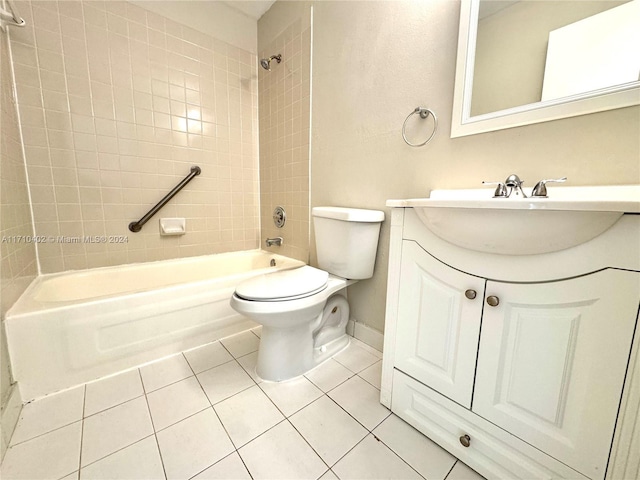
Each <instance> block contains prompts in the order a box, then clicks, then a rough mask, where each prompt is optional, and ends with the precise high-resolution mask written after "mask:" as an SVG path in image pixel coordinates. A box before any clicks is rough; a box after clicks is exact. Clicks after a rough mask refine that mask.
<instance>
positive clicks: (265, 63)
mask: <svg viewBox="0 0 640 480" xmlns="http://www.w3.org/2000/svg"><path fill="white" fill-rule="evenodd" d="M271 60H275V61H277V62H278V63H280V62H281V61H282V55H280V54H278V55H271V56H270V57H269V58H263V59H262V60H260V66H262V68H264V69H265V70H267V71H269V72H270V71H271Z"/></svg>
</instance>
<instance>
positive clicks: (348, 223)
mask: <svg viewBox="0 0 640 480" xmlns="http://www.w3.org/2000/svg"><path fill="white" fill-rule="evenodd" d="M311 214H312V215H313V225H314V227H315V228H314V229H315V237H316V250H317V253H318V266H319V267H320V268H321V269H322V270H325V271H327V272H329V273H332V274H334V275H337V276H339V277H343V278H348V279H353V280H361V279H365V278H371V276H372V275H373V266H374V264H375V261H376V251H377V249H378V236H379V235H380V224H381V223H382V221H383V220H384V212H381V211H379V210H363V209H359V208H342V207H314V208H313V209H312V211H311Z"/></svg>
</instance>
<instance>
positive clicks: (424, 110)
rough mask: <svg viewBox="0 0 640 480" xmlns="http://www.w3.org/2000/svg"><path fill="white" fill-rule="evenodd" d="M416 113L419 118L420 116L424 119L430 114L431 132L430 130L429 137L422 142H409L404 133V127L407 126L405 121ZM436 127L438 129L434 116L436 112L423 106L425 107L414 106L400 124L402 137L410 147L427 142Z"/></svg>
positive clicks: (420, 145)
mask: <svg viewBox="0 0 640 480" xmlns="http://www.w3.org/2000/svg"><path fill="white" fill-rule="evenodd" d="M416 113H417V114H419V115H420V118H422V119H426V118H427V117H428V116H429V114H431V116H432V117H433V132H431V135H429V138H427V139H426V140H425V141H424V142H422V143H411V142H410V141H409V140H407V135H406V133H405V129H406V128H407V122H408V121H409V119H410V118H411V116H412V115H415V114H416ZM437 129H438V117H436V114H435V113H433V110H430V109H428V108H425V107H416V108H415V110H414V111H413V112H411V113H410V114H409V115H407V118H406V119H405V121H404V123H403V124H402V139H403V140H404V141H405V143H406V144H407V145H409V146H410V147H422V146H424V145H426V144H427V143H429V141H430V140H431V139H432V138H433V136H434V135H435V134H436V130H437Z"/></svg>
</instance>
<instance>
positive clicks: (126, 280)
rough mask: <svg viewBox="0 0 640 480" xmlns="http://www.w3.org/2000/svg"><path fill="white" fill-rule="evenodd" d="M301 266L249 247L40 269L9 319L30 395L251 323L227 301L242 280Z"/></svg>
mask: <svg viewBox="0 0 640 480" xmlns="http://www.w3.org/2000/svg"><path fill="white" fill-rule="evenodd" d="M272 260H273V261H275V266H270V264H271V263H273V262H272ZM301 265H304V263H303V262H300V261H298V260H293V259H291V258H287V257H283V256H280V255H274V254H270V253H267V252H264V251H261V250H251V251H244V252H233V253H224V254H218V255H208V256H203V257H192V258H187V259H180V260H167V261H161V262H153V263H144V264H135V265H124V266H119V267H107V268H96V269H92V270H82V271H73V272H65V273H60V274H53V275H42V276H39V277H38V278H36V279H35V280H34V281H33V283H32V284H31V285H30V286H29V288H27V290H26V291H25V292H24V294H23V295H22V296H21V297H20V299H19V300H18V301H17V302H16V303H15V305H14V306H13V307H12V308H11V309H10V310H9V312H8V313H7V315H6V319H5V327H6V331H7V341H8V345H9V354H10V356H11V365H12V370H13V376H14V379H15V380H16V381H17V382H18V385H19V388H20V393H21V394H22V399H23V400H24V401H27V400H31V399H34V398H38V397H41V396H43V395H47V394H49V393H52V392H55V391H58V390H62V389H65V388H69V387H72V386H74V385H78V384H82V383H85V382H88V381H91V380H95V379H96V378H100V377H103V376H106V375H111V374H114V373H117V372H119V371H122V370H126V369H128V368H132V367H136V366H138V365H141V364H143V363H146V362H150V361H153V360H156V359H158V358H161V357H163V356H166V355H170V354H173V353H178V352H181V351H183V350H187V349H190V348H194V347H197V346H199V345H203V344H205V343H208V342H212V341H214V340H217V339H219V338H223V337H225V336H228V335H232V334H234V333H238V332H240V331H243V330H246V329H248V328H252V327H254V326H256V324H255V323H254V322H252V321H251V320H249V319H248V318H246V317H243V316H241V315H239V314H238V313H237V312H235V311H234V310H232V309H231V307H230V306H229V299H230V298H231V295H232V293H233V291H234V289H235V286H236V285H237V284H238V283H239V282H240V281H242V280H244V279H246V278H250V277H252V276H254V275H259V274H262V273H266V272H269V271H275V270H280V269H289V268H295V267H298V266H301Z"/></svg>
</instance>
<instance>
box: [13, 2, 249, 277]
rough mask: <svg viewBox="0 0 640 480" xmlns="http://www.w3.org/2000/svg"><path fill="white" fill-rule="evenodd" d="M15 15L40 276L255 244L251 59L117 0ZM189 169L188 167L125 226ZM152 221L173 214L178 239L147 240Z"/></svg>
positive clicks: (26, 6) (44, 6)
mask: <svg viewBox="0 0 640 480" xmlns="http://www.w3.org/2000/svg"><path fill="white" fill-rule="evenodd" d="M190 8H191V9H193V8H195V7H194V6H193V5H192V6H191V7H190ZM21 13H22V15H23V16H24V17H25V20H26V21H27V24H28V26H27V27H26V28H24V29H21V30H16V32H17V33H16V35H14V37H12V49H13V53H14V64H15V69H16V83H17V90H18V103H19V107H20V114H21V121H22V126H23V133H24V140H25V148H26V160H27V166H28V174H29V182H30V186H31V195H32V201H33V212H34V219H35V229H36V234H37V235H39V236H42V237H43V238H46V239H47V241H46V242H45V243H41V244H39V245H38V255H39V260H40V266H41V270H42V272H43V273H50V272H58V271H63V270H70V269H83V268H92V267H100V266H108V265H118V264H123V263H134V262H144V261H153V260H162V259H168V258H176V257H185V256H194V255H204V254H209V253H218V252H225V251H233V250H244V249H251V248H256V247H257V246H258V239H259V216H258V215H259V211H258V204H259V198H258V188H259V185H258V145H257V141H258V129H257V110H258V104H257V72H256V68H257V67H256V56H255V54H253V53H251V52H250V51H248V50H243V49H240V48H237V47H235V46H233V45H230V44H227V43H225V42H223V41H220V40H218V39H215V38H213V37H211V36H209V35H206V34H203V33H201V32H200V31H197V30H194V29H191V28H189V27H187V26H184V25H182V24H180V23H178V22H176V21H173V20H171V19H168V18H165V17H163V16H160V15H158V14H155V13H153V12H150V11H147V10H144V9H142V8H140V7H138V6H137V5H133V4H130V3H127V2H119V1H109V2H93V1H86V2H80V1H60V2H38V3H35V2H34V3H29V2H23V3H22V4H21ZM252 35H253V36H252ZM249 38H255V33H253V34H251V32H249ZM192 165H199V166H201V168H202V174H201V175H200V176H198V177H196V178H195V179H194V180H193V181H192V183H190V184H189V185H188V186H187V187H186V188H185V190H183V191H182V192H180V193H179V194H178V195H177V196H176V197H175V198H174V199H173V200H172V201H171V203H169V204H168V205H167V206H166V207H165V208H164V209H163V210H162V212H161V213H160V214H158V215H157V216H156V217H154V218H153V219H152V220H151V221H150V222H149V223H148V224H147V225H146V226H145V227H144V228H143V230H142V231H141V232H140V233H135V234H134V233H131V232H129V230H128V228H127V226H128V224H129V223H130V222H131V221H134V220H137V219H139V218H140V217H141V216H142V215H144V214H145V213H146V212H147V211H148V210H149V208H150V207H152V206H153V205H154V204H155V203H156V202H158V201H159V200H160V199H161V198H162V197H163V196H164V195H165V194H166V193H167V192H168V191H169V190H170V189H171V188H173V186H174V185H176V184H177V183H178V182H179V181H180V180H181V179H182V178H183V177H184V176H186V175H187V174H188V173H189V170H190V167H191V166H192ZM159 217H185V218H186V219H187V234H186V235H184V236H179V237H160V235H159V232H158V218H159ZM86 237H91V238H95V239H96V241H93V242H89V241H87V240H86V239H85V238H86ZM114 241H115V242H116V243H113V242H114Z"/></svg>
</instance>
